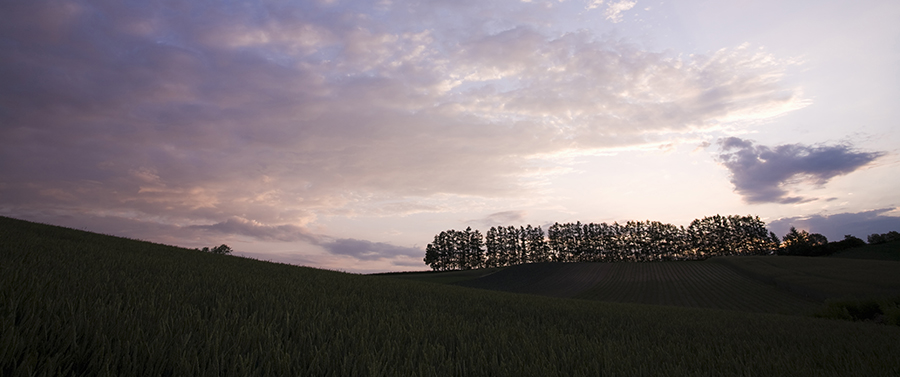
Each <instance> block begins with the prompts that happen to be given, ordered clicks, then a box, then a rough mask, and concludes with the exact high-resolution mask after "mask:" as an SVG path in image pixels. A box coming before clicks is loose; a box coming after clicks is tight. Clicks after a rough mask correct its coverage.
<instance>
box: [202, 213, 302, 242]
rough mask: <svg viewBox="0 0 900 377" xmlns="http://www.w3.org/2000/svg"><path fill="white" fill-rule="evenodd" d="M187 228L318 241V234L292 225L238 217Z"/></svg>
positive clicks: (284, 239) (273, 239) (263, 237)
mask: <svg viewBox="0 0 900 377" xmlns="http://www.w3.org/2000/svg"><path fill="white" fill-rule="evenodd" d="M187 228H188V229H197V230H204V231H213V232H218V233H224V234H232V235H241V236H248V237H253V238H256V239H259V240H262V241H282V242H292V241H306V242H309V243H316V242H318V238H319V237H318V236H316V235H313V234H310V233H309V232H308V231H306V230H305V229H303V228H301V227H298V226H294V225H274V226H273V225H264V224H260V223H258V222H255V221H251V220H247V219H242V218H238V217H234V218H230V219H228V220H226V221H223V222H219V223H215V224H212V225H190V226H187Z"/></svg>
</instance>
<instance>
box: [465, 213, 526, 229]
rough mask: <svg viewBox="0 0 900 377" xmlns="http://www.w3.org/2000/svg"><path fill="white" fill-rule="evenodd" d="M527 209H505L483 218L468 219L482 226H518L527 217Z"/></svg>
mask: <svg viewBox="0 0 900 377" xmlns="http://www.w3.org/2000/svg"><path fill="white" fill-rule="evenodd" d="M525 215H526V212H525V211H503V212H496V213H492V214H490V215H487V216H485V217H484V218H481V219H475V220H470V221H467V223H472V224H475V225H477V226H480V227H484V228H489V227H493V226H510V225H513V226H518V225H522V224H519V223H521V222H522V221H523V220H524V219H525Z"/></svg>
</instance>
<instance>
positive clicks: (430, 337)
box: [0, 218, 900, 376]
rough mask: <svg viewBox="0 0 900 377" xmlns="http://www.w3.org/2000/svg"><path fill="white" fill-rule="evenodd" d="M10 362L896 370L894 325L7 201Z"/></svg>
mask: <svg viewBox="0 0 900 377" xmlns="http://www.w3.org/2000/svg"><path fill="white" fill-rule="evenodd" d="M0 329H2V332H0V375H3V376H33V375H37V376H41V375H55V376H75V375H116V376H133V375H141V376H143V375H196V376H250V375H254V376H255V375H273V376H283V375H304V376H410V375H416V376H480V375H492V376H580V375H591V376H595V375H648V376H652V375H684V376H692V375H697V376H699V375H767V376H780V375H781V376H787V375H790V376H798V375H799V376H804V375H810V376H812V375H815V376H879V375H880V376H887V375H897V374H898V373H900V360H898V358H897V357H896V355H897V354H898V353H900V328H896V327H892V326H878V325H874V324H869V323H854V322H843V321H834V320H824V319H816V318H805V317H797V316H782V315H773V314H764V313H742V312H735V311H721V310H710V309H694V308H677V307H662V306H647V305H627V304H615V303H604V302H598V301H587V300H572V299H561V298H553V297H541V296H534V295H521V294H513V293H504V292H494V291H486V290H475V289H469V288H464V287H458V286H452V285H443V284H434V283H427V282H418V281H408V280H401V279H391V278H385V277H382V276H360V275H352V274H345V273H339V272H332V271H323V270H317V269H312V268H306V267H298V266H290V265H284V264H276V263H269V262H261V261H256V260H251V259H246V258H240V257H234V256H226V255H213V254H209V253H202V252H199V251H195V250H190V249H183V248H177V247H172V246H166V245H158V244H153V243H149V242H142V241H137V240H129V239H123V238H116V237H110V236H103V235H98V234H93V233H87V232H80V231H76V230H71V229H65V228H59V227H53V226H47V225H41V224H35V223H29V222H24V221H20V220H14V219H9V218H0Z"/></svg>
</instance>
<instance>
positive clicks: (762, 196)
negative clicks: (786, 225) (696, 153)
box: [717, 137, 884, 203]
mask: <svg viewBox="0 0 900 377" xmlns="http://www.w3.org/2000/svg"><path fill="white" fill-rule="evenodd" d="M719 147H720V149H719V154H718V156H717V159H718V161H719V162H721V163H722V164H723V165H725V167H726V168H728V170H729V171H731V183H733V184H734V187H735V191H736V192H737V193H738V194H740V195H741V196H742V197H743V198H744V200H745V201H746V202H748V203H797V202H803V201H810V200H815V198H804V197H800V196H791V194H790V192H789V191H788V188H787V186H788V185H791V184H795V183H801V182H802V183H810V184H814V185H819V186H821V185H824V184H826V183H827V182H828V181H829V180H830V179H832V178H834V177H837V176H840V175H845V174H849V173H852V172H854V171H856V170H857V169H859V168H861V167H863V166H865V165H867V164H869V163H870V162H872V161H874V160H875V159H877V158H879V157H881V156H883V155H884V153H882V152H858V151H855V150H854V149H853V148H852V147H851V146H850V145H846V144H841V145H832V146H826V145H820V146H806V145H801V144H786V145H779V146H776V147H774V148H770V147H767V146H764V145H754V143H753V141H751V140H744V139H740V138H736V137H730V138H726V139H722V140H719Z"/></svg>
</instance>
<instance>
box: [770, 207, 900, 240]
mask: <svg viewBox="0 0 900 377" xmlns="http://www.w3.org/2000/svg"><path fill="white" fill-rule="evenodd" d="M896 210H897V208H881V209H876V210H871V211H864V212H856V213H838V214H833V215H813V216H798V217H788V218H781V219H777V220H774V221H772V222H770V223H769V224H768V226H767V228H769V230H770V231H772V232H775V234H776V235H778V236H779V237H783V236H784V235H785V234H787V233H788V231H789V230H790V228H791V227H792V226H793V227H796V228H797V229H803V230H806V231H808V232H810V233H819V234H822V235H824V236H825V237H827V238H828V240H829V241H840V240H842V239H844V235H847V234H849V235H853V236H855V237H858V238H861V239H863V240H866V238H867V237H868V236H869V235H870V234H874V233H878V234H881V233H887V232H890V231H900V217H896V216H888V215H886V214H888V213H890V212H893V211H896Z"/></svg>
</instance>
